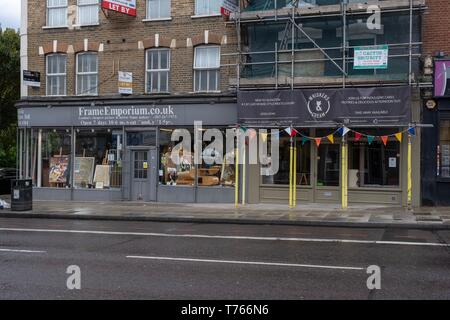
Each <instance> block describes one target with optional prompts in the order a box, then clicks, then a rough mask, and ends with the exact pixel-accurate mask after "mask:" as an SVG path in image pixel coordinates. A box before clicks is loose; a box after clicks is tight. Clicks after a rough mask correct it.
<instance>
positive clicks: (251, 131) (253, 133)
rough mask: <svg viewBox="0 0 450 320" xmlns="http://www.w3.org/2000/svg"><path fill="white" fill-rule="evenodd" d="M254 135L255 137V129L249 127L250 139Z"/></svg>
mask: <svg viewBox="0 0 450 320" xmlns="http://www.w3.org/2000/svg"><path fill="white" fill-rule="evenodd" d="M254 137H256V130H255V129H250V139H253V138H254Z"/></svg>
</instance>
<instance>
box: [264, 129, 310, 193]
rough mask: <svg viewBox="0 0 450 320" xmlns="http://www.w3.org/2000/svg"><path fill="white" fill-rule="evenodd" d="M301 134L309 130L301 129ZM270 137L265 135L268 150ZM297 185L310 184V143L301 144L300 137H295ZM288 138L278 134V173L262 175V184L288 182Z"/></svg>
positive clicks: (286, 183) (285, 183)
mask: <svg viewBox="0 0 450 320" xmlns="http://www.w3.org/2000/svg"><path fill="white" fill-rule="evenodd" d="M302 133H303V134H305V135H308V134H309V130H307V131H302ZM270 137H271V135H268V137H267V139H268V140H267V148H268V150H270ZM296 139H297V185H310V184H311V144H310V143H305V144H303V145H302V143H301V138H299V137H297V138H296ZM290 145H291V143H290V138H289V137H287V136H280V150H279V154H280V160H279V161H280V165H279V170H278V173H276V174H274V175H272V176H262V183H263V184H280V185H288V184H289V155H290Z"/></svg>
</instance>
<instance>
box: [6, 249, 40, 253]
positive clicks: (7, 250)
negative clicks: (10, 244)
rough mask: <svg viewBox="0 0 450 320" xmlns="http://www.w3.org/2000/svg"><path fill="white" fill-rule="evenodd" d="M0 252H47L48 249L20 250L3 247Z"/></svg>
mask: <svg viewBox="0 0 450 320" xmlns="http://www.w3.org/2000/svg"><path fill="white" fill-rule="evenodd" d="M0 252H14V253H46V252H47V251H37V250H18V249H2V248H0Z"/></svg>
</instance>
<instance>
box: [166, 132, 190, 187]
mask: <svg viewBox="0 0 450 320" xmlns="http://www.w3.org/2000/svg"><path fill="white" fill-rule="evenodd" d="M184 130H188V131H189V135H190V139H191V141H190V142H186V143H187V144H188V145H189V146H190V148H189V149H185V148H183V147H182V146H181V147H180V148H179V149H178V158H179V161H177V162H178V163H175V162H174V161H173V160H172V157H171V155H172V151H173V150H174V147H175V146H177V145H178V144H179V143H180V142H179V141H171V136H172V132H173V131H174V129H161V131H160V133H159V143H160V151H159V152H160V171H159V182H160V183H161V184H165V185H180V186H193V185H194V184H195V176H196V167H195V165H194V154H193V150H194V146H193V138H194V130H193V129H192V128H191V129H184ZM180 141H182V138H181V139H180Z"/></svg>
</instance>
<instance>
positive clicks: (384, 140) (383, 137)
mask: <svg viewBox="0 0 450 320" xmlns="http://www.w3.org/2000/svg"><path fill="white" fill-rule="evenodd" d="M388 138H389V137H388V136H381V141H383V144H384V146H386V145H387V142H388Z"/></svg>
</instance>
